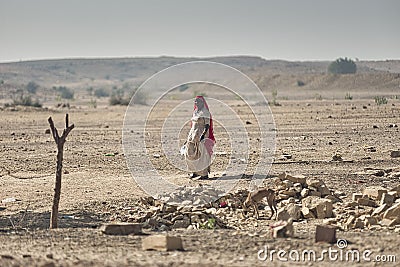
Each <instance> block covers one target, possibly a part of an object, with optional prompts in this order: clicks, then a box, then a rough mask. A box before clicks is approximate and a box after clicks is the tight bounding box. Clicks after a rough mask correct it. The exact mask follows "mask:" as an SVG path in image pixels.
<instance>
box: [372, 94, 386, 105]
mask: <svg viewBox="0 0 400 267" xmlns="http://www.w3.org/2000/svg"><path fill="white" fill-rule="evenodd" d="M374 99H375V103H376V104H377V105H378V106H380V105H384V104H385V105H386V104H387V103H388V100H387V98H386V97H384V96H375V98H374Z"/></svg>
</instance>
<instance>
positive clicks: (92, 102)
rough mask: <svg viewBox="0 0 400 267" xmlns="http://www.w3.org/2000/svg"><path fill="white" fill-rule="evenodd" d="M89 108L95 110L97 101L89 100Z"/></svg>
mask: <svg viewBox="0 0 400 267" xmlns="http://www.w3.org/2000/svg"><path fill="white" fill-rule="evenodd" d="M89 107H91V108H97V101H96V99H93V98H91V99H90V102H89Z"/></svg>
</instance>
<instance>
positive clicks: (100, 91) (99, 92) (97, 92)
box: [94, 88, 110, 97]
mask: <svg viewBox="0 0 400 267" xmlns="http://www.w3.org/2000/svg"><path fill="white" fill-rule="evenodd" d="M94 95H95V96H96V97H108V96H110V94H109V93H108V92H107V90H106V89H104V88H98V89H96V90H94Z"/></svg>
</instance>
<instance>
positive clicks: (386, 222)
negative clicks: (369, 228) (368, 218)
mask: <svg viewBox="0 0 400 267" xmlns="http://www.w3.org/2000/svg"><path fill="white" fill-rule="evenodd" d="M380 224H381V225H382V226H387V227H391V226H395V225H397V224H400V221H399V220H398V219H386V218H384V219H382V220H381V222H380Z"/></svg>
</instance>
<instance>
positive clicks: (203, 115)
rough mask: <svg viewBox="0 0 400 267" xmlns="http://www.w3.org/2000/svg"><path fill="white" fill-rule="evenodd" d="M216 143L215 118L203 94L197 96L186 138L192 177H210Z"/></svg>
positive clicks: (186, 154) (187, 158)
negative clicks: (213, 118)
mask: <svg viewBox="0 0 400 267" xmlns="http://www.w3.org/2000/svg"><path fill="white" fill-rule="evenodd" d="M214 144H215V138H214V131H213V120H212V116H211V113H210V110H209V108H208V105H207V102H206V100H205V99H204V97H203V96H196V98H195V100H194V110H193V115H192V118H191V129H190V132H189V135H188V138H187V140H186V143H185V146H186V149H185V153H184V154H185V159H186V163H187V166H188V169H189V170H190V171H191V172H192V175H191V177H190V178H196V177H199V176H200V178H199V179H208V174H209V173H210V164H211V156H212V154H213V147H214Z"/></svg>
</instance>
